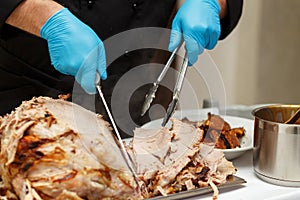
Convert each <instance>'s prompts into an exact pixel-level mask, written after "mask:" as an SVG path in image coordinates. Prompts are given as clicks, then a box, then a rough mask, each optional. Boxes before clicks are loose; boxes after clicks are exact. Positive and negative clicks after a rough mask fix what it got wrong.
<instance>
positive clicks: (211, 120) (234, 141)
mask: <svg viewBox="0 0 300 200" xmlns="http://www.w3.org/2000/svg"><path fill="white" fill-rule="evenodd" d="M200 128H201V129H202V130H203V131H204V138H203V140H202V142H205V143H213V144H215V147H216V148H219V149H233V148H236V147H240V139H241V137H243V136H244V135H245V129H244V128H243V127H237V128H231V126H230V124H229V123H228V122H226V121H225V120H224V119H223V118H222V117H221V116H219V115H214V114H211V113H208V116H207V119H206V120H205V121H204V122H203V123H201V124H200Z"/></svg>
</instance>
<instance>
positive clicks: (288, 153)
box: [252, 105, 300, 187]
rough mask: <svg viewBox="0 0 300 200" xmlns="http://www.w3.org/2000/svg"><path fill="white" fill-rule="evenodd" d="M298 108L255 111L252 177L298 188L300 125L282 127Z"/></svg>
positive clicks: (277, 107)
mask: <svg viewBox="0 0 300 200" xmlns="http://www.w3.org/2000/svg"><path fill="white" fill-rule="evenodd" d="M299 108H300V105H271V106H265V107H260V108H256V109H255V110H253V111H252V115H253V116H254V149H253V166H254V171H255V174H256V175H257V176H258V177H259V178H261V179H263V180H264V181H267V182H269V183H273V184H276V185H282V186H297V187H299V186H300V124H298V123H299V122H298V121H297V122H296V124H284V122H285V121H286V120H288V119H289V118H290V117H291V116H292V115H293V114H294V113H295V112H296V110H297V109H299Z"/></svg>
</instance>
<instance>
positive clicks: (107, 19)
mask: <svg viewBox="0 0 300 200" xmlns="http://www.w3.org/2000/svg"><path fill="white" fill-rule="evenodd" d="M227 1H228V11H229V12H228V15H227V17H226V18H225V19H223V20H221V36H220V39H224V38H225V37H226V36H227V35H228V34H229V33H230V32H231V31H232V30H233V29H234V27H235V26H236V24H237V22H238V20H239V18H240V15H241V12H242V3H243V1H242V0H227ZM20 2H22V0H1V1H0V7H1V8H2V9H1V13H0V114H1V115H2V114H5V113H8V112H10V111H11V110H12V109H14V108H15V107H17V106H18V105H19V104H20V103H21V101H23V100H29V99H31V98H32V97H33V96H51V97H54V98H56V97H57V96H58V95H59V94H66V93H72V89H73V88H74V78H73V77H71V76H67V75H63V74H61V73H59V72H58V71H56V70H55V68H54V67H53V66H51V62H50V57H49V52H48V48H47V42H46V41H45V40H44V39H42V38H39V37H36V36H34V35H31V34H29V33H26V32H24V31H22V30H19V29H17V28H14V27H12V26H9V25H7V24H5V20H6V19H7V17H8V16H9V15H10V13H11V12H12V11H13V9H14V8H16V7H17V6H18V4H19V3H20ZM58 3H60V4H62V5H63V6H65V7H67V8H69V10H70V11H71V12H72V13H73V14H74V15H76V16H77V17H78V18H79V19H81V20H82V21H83V22H84V23H86V24H87V25H89V26H90V27H91V28H92V29H93V30H94V31H95V32H96V33H97V34H98V36H99V37H100V39H102V40H103V41H105V40H106V39H109V38H110V37H111V36H114V35H116V34H118V33H122V32H123V31H126V30H131V29H134V28H140V27H167V26H168V24H169V25H170V19H171V17H172V13H173V14H174V7H175V4H176V1H175V0H163V1H162V0H72V1H70V0H59V1H58ZM37 17H38V16H37ZM168 41H169V37H168V35H167V36H166V35H162V40H160V41H159V42H160V43H162V44H163V45H165V46H166V47H167V45H168ZM132 42H133V43H134V42H137V43H138V42H141V41H139V39H137V40H136V41H131V43H132ZM104 43H105V42H104ZM115 48H117V47H115ZM165 49H167V48H165ZM106 51H107V52H106V54H107V55H109V53H110V52H109V51H110V50H109V49H108V50H107V49H106ZM157 52H159V53H157ZM168 56H169V52H168V51H164V50H157V49H152V48H145V49H140V50H134V51H130V52H127V51H125V52H124V54H123V55H121V56H120V57H118V58H117V59H116V60H114V61H113V62H112V63H109V66H108V68H107V71H108V78H107V80H105V81H102V86H103V87H102V88H103V90H104V94H105V96H106V99H107V101H108V103H109V104H110V100H111V96H112V93H113V88H114V86H115V84H116V83H117V82H118V80H119V79H120V77H122V75H124V74H125V73H126V72H128V71H129V70H131V69H132V68H133V67H135V66H140V65H142V64H145V63H149V62H152V63H162V64H163V63H165V62H166V59H167V58H168ZM145 73H149V71H147V72H145ZM157 73H158V72H157ZM154 77H155V76H154ZM154 79H156V77H155V78H154ZM149 86H150V85H147V84H146V85H144V86H141V87H140V88H138V89H137V91H136V92H134V93H133V94H132V97H131V98H130V103H129V104H128V103H126V102H122V100H123V97H122V96H120V97H119V101H120V104H124V106H125V107H128V109H129V112H130V117H131V118H130V119H128V117H126V118H127V119H125V120H124V119H123V121H122V120H121V121H122V122H121V123H124V124H125V126H128V128H127V129H126V128H125V129H123V128H121V129H122V130H121V132H123V136H124V137H126V136H127V135H126V133H127V134H131V133H128V132H129V131H128V130H133V128H134V127H133V125H132V123H130V122H128V125H126V123H127V122H126V120H128V121H133V122H134V123H135V125H142V124H143V123H145V122H147V121H149V119H150V118H149V116H148V115H147V114H146V115H145V116H144V117H140V110H141V105H142V102H143V100H144V96H145V94H146V92H147V90H148V88H149ZM77 88H78V87H77ZM79 88H80V87H79ZM76 90H77V92H76V95H75V97H74V93H73V101H75V102H76V103H79V104H82V105H83V106H85V107H87V108H88V109H92V110H93V109H94V108H93V106H92V107H91V105H85V103H84V100H83V101H81V99H82V98H83V97H82V96H81V95H83V96H84V95H87V94H85V93H84V92H83V91H82V90H81V91H80V89H79V91H78V89H76ZM79 94H81V95H79ZM160 94H161V95H160ZM81 97H82V98H81ZM92 98H93V97H92ZM170 98H171V91H170V90H168V89H166V88H164V87H161V88H159V91H158V94H157V98H156V99H155V101H157V102H158V103H160V104H161V105H162V106H163V107H167V105H168V103H169V100H170ZM94 99H96V100H95V102H96V105H95V109H96V111H97V112H98V113H101V114H103V115H104V116H105V110H103V106H102V105H101V103H100V101H99V99H98V97H97V96H96V98H94ZM154 103H155V102H154ZM114 114H115V113H114ZM118 115H119V117H121V116H120V115H122V113H121V114H120V113H119V114H118V113H117V114H116V116H118ZM117 123H118V120H117ZM124 132H125V133H124Z"/></svg>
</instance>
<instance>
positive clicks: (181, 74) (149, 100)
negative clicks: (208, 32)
mask: <svg viewBox="0 0 300 200" xmlns="http://www.w3.org/2000/svg"><path fill="white" fill-rule="evenodd" d="M178 49H179V47H177V48H176V49H175V50H174V51H173V52H172V54H171V56H170V58H169V60H168V62H167V63H166V65H165V67H164V68H163V70H162V71H161V73H160V75H159V76H158V78H157V80H156V82H155V83H153V86H152V87H151V88H150V90H149V92H148V94H147V95H146V99H145V101H144V104H143V107H142V113H141V116H143V115H144V114H145V113H146V111H147V110H148V109H149V108H150V105H151V103H152V101H153V99H154V98H155V92H156V91H157V88H158V86H159V84H160V82H161V81H162V79H163V78H164V76H165V75H166V73H167V71H168V69H169V67H170V65H171V63H172V62H173V60H174V58H175V56H176V53H177V51H178ZM187 66H188V58H187V53H186V52H185V55H184V60H183V63H182V65H181V68H180V71H179V74H178V76H177V80H176V84H175V88H174V91H173V99H172V101H171V103H170V104H169V106H168V109H167V112H166V114H165V117H164V119H163V122H162V126H165V125H166V124H167V123H168V121H169V119H170V118H171V116H172V115H173V113H174V111H175V109H176V106H177V103H178V101H179V95H180V91H181V88H182V85H183V81H184V77H185V74H186V70H187Z"/></svg>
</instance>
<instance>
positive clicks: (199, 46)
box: [169, 0, 221, 65]
mask: <svg viewBox="0 0 300 200" xmlns="http://www.w3.org/2000/svg"><path fill="white" fill-rule="evenodd" d="M219 13H220V6H219V4H218V1H217V0H186V1H185V2H184V3H183V4H182V6H181V7H180V9H179V10H178V12H177V14H176V16H175V18H174V20H173V23H172V30H171V36H170V43H169V51H173V50H174V49H175V48H176V47H177V46H178V45H179V44H180V43H181V40H182V38H183V39H184V41H185V47H186V51H187V54H188V59H189V65H192V64H194V63H195V62H196V61H197V59H198V55H199V54H201V53H202V52H203V51H204V49H213V48H214V47H215V46H216V44H217V42H218V39H219V37H220V33H221V26H220V17H219Z"/></svg>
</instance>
